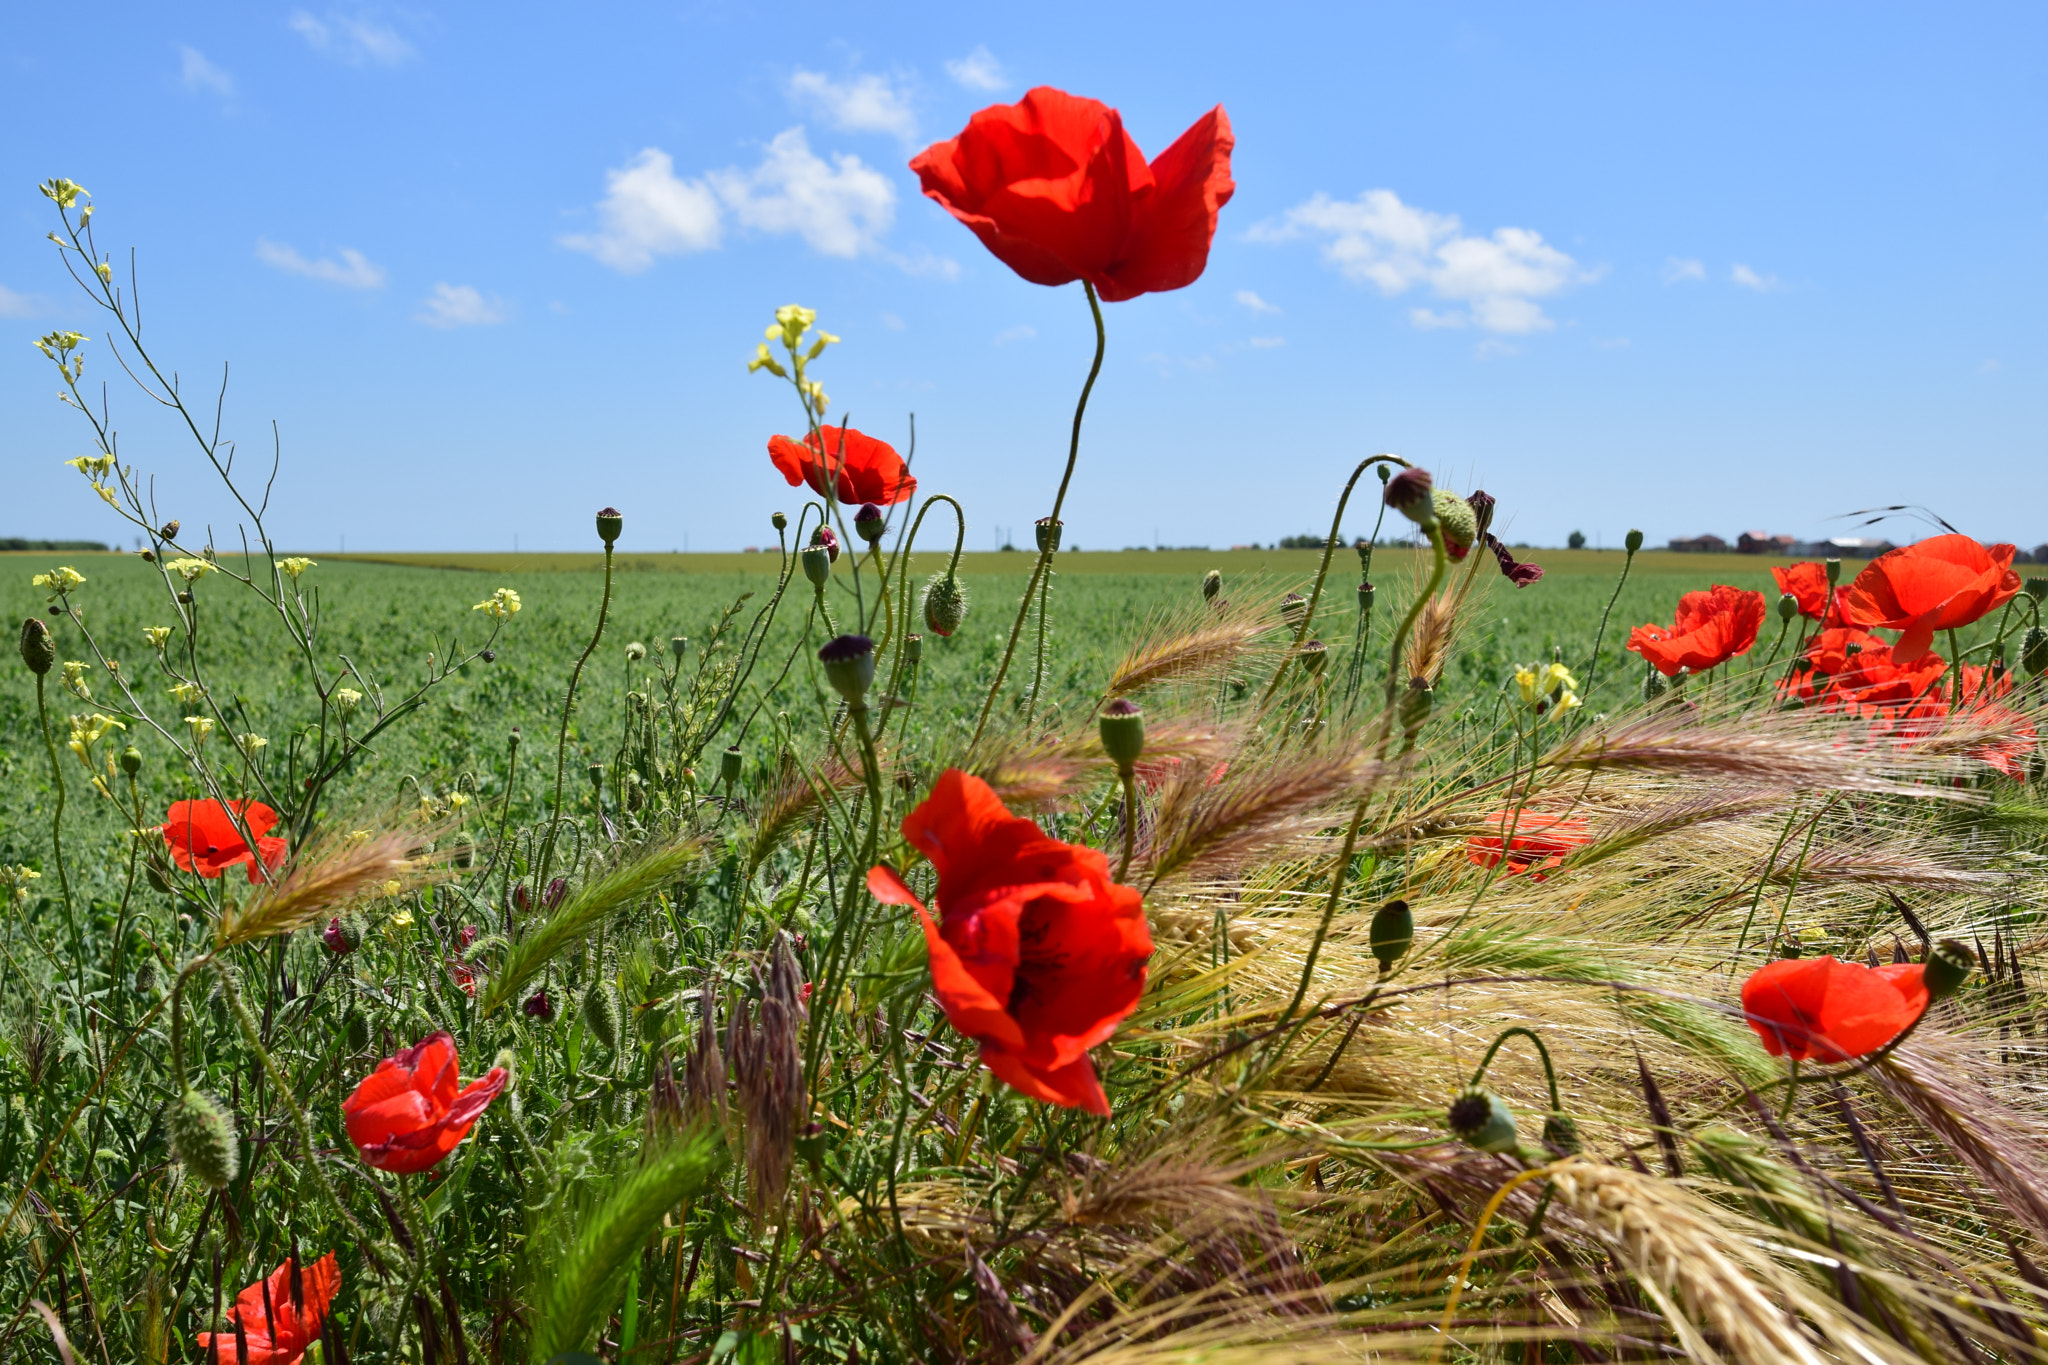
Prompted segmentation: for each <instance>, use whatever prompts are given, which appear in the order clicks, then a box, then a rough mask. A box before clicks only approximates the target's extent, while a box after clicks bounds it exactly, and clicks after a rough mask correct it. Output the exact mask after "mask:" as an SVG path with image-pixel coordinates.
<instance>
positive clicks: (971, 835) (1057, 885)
mask: <svg viewBox="0 0 2048 1365" xmlns="http://www.w3.org/2000/svg"><path fill="white" fill-rule="evenodd" d="M903 837H904V838H906V839H908V840H909V841H910V842H911V844H912V845H913V846H914V847H916V848H917V849H919V850H920V851H922V852H923V853H924V854H925V856H926V857H928V858H930V859H931V861H932V866H933V867H934V868H935V869H936V870H937V871H938V874H939V887H938V896H937V904H938V911H939V916H940V921H939V922H938V923H934V922H933V921H932V917H931V914H930V912H929V911H927V910H926V909H925V907H924V904H923V903H922V902H921V901H919V900H918V898H917V896H916V895H915V894H914V893H913V892H912V891H911V890H910V888H909V887H908V886H905V885H904V884H903V879H902V878H901V877H899V876H898V875H897V874H896V872H895V870H894V869H892V868H889V867H886V866H884V867H877V868H874V869H873V870H872V871H870V872H869V873H868V890H869V891H870V892H872V893H873V894H874V897H875V899H876V900H879V901H882V902H884V903H885V904H889V905H908V906H910V907H912V908H913V909H915V910H916V911H917V915H918V918H919V919H920V920H921V921H923V923H924V939H925V946H926V947H927V948H928V949H929V950H930V954H931V970H932V989H933V990H934V991H935V992H936V993H937V994H938V997H939V1004H940V1005H941V1006H943V1007H944V1008H945V1011H946V1017H947V1018H948V1019H949V1020H951V1021H952V1023H953V1027H954V1028H956V1029H958V1030H960V1032H961V1033H963V1034H965V1035H967V1036H968V1037H969V1038H972V1039H974V1040H975V1041H976V1042H978V1043H980V1044H981V1060H982V1064H983V1065H985V1066H986V1067H988V1069H989V1070H990V1071H992V1072H994V1073H995V1074H996V1077H997V1078H998V1079H1000V1080H1002V1081H1005V1082H1007V1083H1008V1084H1009V1085H1011V1086H1013V1087H1015V1088H1016V1089H1018V1090H1020V1091H1022V1092H1023V1093H1024V1094H1026V1095H1029V1096H1031V1097H1032V1098H1034V1099H1040V1100H1046V1101H1048V1102H1050V1103H1052V1104H1061V1105H1066V1106H1068V1107H1069V1108H1075V1109H1086V1110H1088V1111H1089V1112H1090V1113H1093V1114H1104V1115H1106V1114H1108V1113H1109V1100H1108V1098H1107V1097H1106V1096H1104V1095H1103V1093H1102V1082H1101V1081H1099V1080H1098V1079H1096V1075H1095V1065H1094V1063H1093V1062H1091V1061H1090V1060H1089V1058H1088V1049H1090V1048H1092V1047H1094V1046H1096V1045H1097V1044H1099V1043H1102V1042H1104V1041H1105V1040H1107V1039H1108V1038H1109V1036H1110V1035H1111V1034H1112V1033H1114V1032H1116V1026H1117V1024H1118V1023H1119V1022H1121V1021H1122V1020H1123V1018H1124V1016H1126V1015H1128V1014H1129V1013H1130V1012H1131V1011H1132V1010H1134V1009H1136V1008H1137V1005H1138V999H1139V997H1140V996H1142V995H1143V994H1144V992H1145V963H1146V960H1147V959H1148V958H1150V957H1151V956H1152V936H1151V934H1150V933H1149V932H1148V931H1147V930H1146V927H1145V911H1144V898H1143V897H1142V896H1141V895H1140V894H1139V893H1138V892H1137V891H1136V890H1135V889H1133V888H1131V887H1128V886H1119V885H1117V884H1116V883H1115V882H1113V881H1111V880H1110V876H1109V860H1108V859H1107V858H1105V857H1104V856H1103V855H1102V854H1100V853H1098V852H1097V851H1096V850H1094V849H1092V848H1081V847H1078V846H1076V845H1074V844H1063V843H1061V842H1060V841H1059V840H1057V839H1054V838H1052V837H1050V836H1049V835H1047V834H1045V833H1043V832H1042V831H1040V829H1039V828H1038V826H1037V825H1034V824H1032V823H1031V822H1030V821H1029V820H1025V819H1021V818H1019V817H1017V816H1014V815H1011V814H1010V812H1009V811H1007V810H1005V809H1004V808H1003V803H1002V801H1001V799H1000V798H998V797H997V796H996V794H995V792H994V791H992V790H991V789H990V788H989V785H988V784H987V783H986V782H983V781H982V780H981V779H980V778H978V777H971V776H969V775H968V774H966V773H963V772H961V771H960V770H959V769H958V768H948V769H947V770H946V771H945V772H944V773H943V774H941V775H940V777H939V780H938V784H937V785H936V786H934V787H933V788H932V794H931V795H930V796H928V797H926V798H925V800H924V803H923V804H922V805H920V806H918V808H917V809H916V810H913V811H912V812H911V813H910V814H909V816H908V817H906V818H905V820H904V821H903Z"/></svg>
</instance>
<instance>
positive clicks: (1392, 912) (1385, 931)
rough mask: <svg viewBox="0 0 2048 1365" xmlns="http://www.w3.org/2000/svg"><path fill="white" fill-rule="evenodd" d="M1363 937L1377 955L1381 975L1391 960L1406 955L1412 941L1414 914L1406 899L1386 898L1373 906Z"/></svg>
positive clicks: (1391, 968) (1394, 961) (1392, 966)
mask: <svg viewBox="0 0 2048 1365" xmlns="http://www.w3.org/2000/svg"><path fill="white" fill-rule="evenodd" d="M1366 941H1367V943H1368V944H1370V945H1371V948H1372V955H1373V956H1374V957H1376V958H1378V959H1379V962H1380V974H1381V975H1382V976H1384V975H1386V974H1387V973H1388V972H1390V971H1392V970H1394V964H1395V963H1396V962H1399V961H1400V960H1401V959H1402V958H1403V957H1405V956H1406V955H1407V953H1408V949H1409V948H1410V947H1411V946H1413V944H1414V942H1415V914H1414V912H1413V911H1411V910H1409V908H1408V902H1407V901H1388V902H1387V903H1386V904H1385V905H1382V906H1381V907H1380V908H1379V909H1378V910H1375V911H1374V912H1373V916H1372V927H1371V928H1370V929H1369V930H1368V931H1367V934H1366Z"/></svg>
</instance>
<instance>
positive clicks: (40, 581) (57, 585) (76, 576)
mask: <svg viewBox="0 0 2048 1365" xmlns="http://www.w3.org/2000/svg"><path fill="white" fill-rule="evenodd" d="M29 582H30V583H32V584H34V585H35V586H36V587H38V588H48V589H49V590H50V591H51V592H54V593H58V594H60V595H61V594H63V593H67V592H70V591H71V590H72V589H73V588H75V587H77V586H78V585H79V584H80V583H83V582H85V575H84V574H82V573H80V572H79V571H78V570H76V569H74V568H72V567H71V566H70V565H69V564H66V565H63V566H61V567H59V568H55V569H52V570H50V571H49V572H48V573H39V574H37V575H36V576H35V577H33V578H31V579H29Z"/></svg>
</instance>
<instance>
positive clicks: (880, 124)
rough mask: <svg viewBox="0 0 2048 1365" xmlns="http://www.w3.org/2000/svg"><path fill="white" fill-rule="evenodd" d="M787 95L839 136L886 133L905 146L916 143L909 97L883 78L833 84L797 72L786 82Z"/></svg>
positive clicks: (824, 77) (827, 78) (815, 75)
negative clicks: (806, 108)
mask: <svg viewBox="0 0 2048 1365" xmlns="http://www.w3.org/2000/svg"><path fill="white" fill-rule="evenodd" d="M789 95H790V98H791V99H793V100H795V101H797V102H798V103H799V104H804V105H808V106H809V107H810V108H812V109H814V110H816V111H817V113H818V114H819V116H820V117H822V118H823V119H824V120H825V122H826V123H828V124H830V125H831V126H832V127H834V128H837V129H838V130H839V131H840V132H842V133H888V134H890V135H891V136H893V137H897V138H901V139H902V140H903V141H905V142H915V141H916V140H917V115H916V114H914V113H912V112H911V109H910V97H909V96H908V95H906V94H905V93H904V92H903V91H901V90H898V89H897V88H896V87H895V86H894V85H891V84H890V83H889V78H888V77H887V76H876V75H873V74H869V75H865V76H856V77H854V78H853V79H852V80H850V81H835V80H833V79H832V78H831V77H830V76H827V75H825V74H824V73H823V72H820V71H805V70H803V69H801V68H799V69H798V70H797V73H796V74H795V75H794V76H791V77H790V78H789Z"/></svg>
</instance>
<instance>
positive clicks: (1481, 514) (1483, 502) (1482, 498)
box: [1465, 488, 1497, 536]
mask: <svg viewBox="0 0 2048 1365" xmlns="http://www.w3.org/2000/svg"><path fill="white" fill-rule="evenodd" d="M1465 501H1466V503H1468V504H1469V505H1470V506H1471V508H1472V515H1473V516H1475V517H1477V518H1478V519H1479V534H1480V535H1482V536H1483V535H1485V534H1486V528H1487V527H1489V526H1491V525H1493V507H1494V503H1495V502H1496V501H1497V499H1495V497H1494V496H1493V494H1491V493H1489V492H1487V491H1486V490H1485V489H1483V488H1481V489H1477V490H1475V491H1474V492H1473V493H1472V496H1470V497H1468V498H1466V499H1465Z"/></svg>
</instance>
